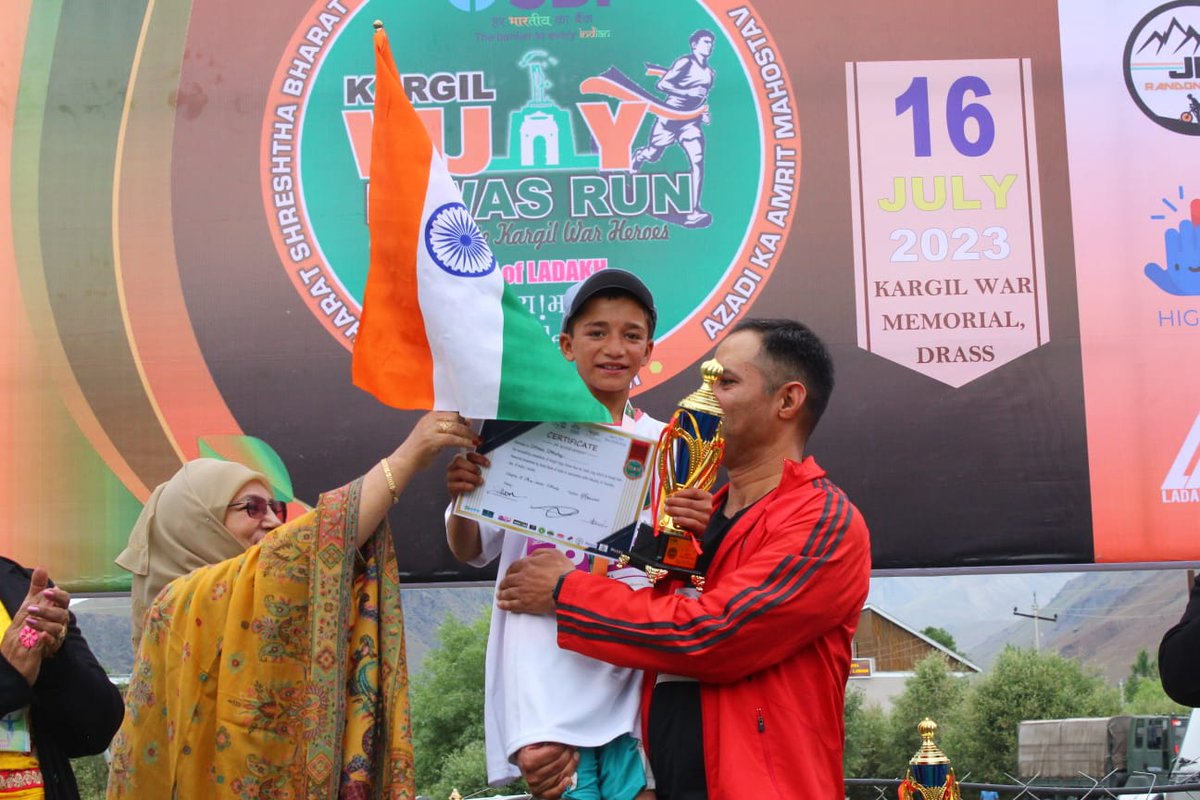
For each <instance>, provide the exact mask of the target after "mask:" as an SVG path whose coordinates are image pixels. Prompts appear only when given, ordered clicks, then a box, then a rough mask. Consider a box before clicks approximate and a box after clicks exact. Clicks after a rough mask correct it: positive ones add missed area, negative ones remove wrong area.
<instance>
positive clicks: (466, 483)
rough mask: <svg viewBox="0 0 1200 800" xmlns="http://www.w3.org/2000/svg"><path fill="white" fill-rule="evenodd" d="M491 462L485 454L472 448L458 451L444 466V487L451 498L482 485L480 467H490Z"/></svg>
mask: <svg viewBox="0 0 1200 800" xmlns="http://www.w3.org/2000/svg"><path fill="white" fill-rule="evenodd" d="M491 465H492V462H491V461H489V460H488V458H487V456H484V455H480V454H479V453H476V452H475V451H474V450H471V451H468V452H466V453H459V454H458V455H456V456H455V457H454V459H453V460H452V461H451V462H450V465H449V466H448V467H446V488H447V489H449V490H450V496H451V497H452V498H454V497H458V496H459V495H460V494H463V493H465V492H470V491H474V490H475V489H476V488H478V487H479V486H482V485H483V472H482V469H481V468H482V467H490V466H491Z"/></svg>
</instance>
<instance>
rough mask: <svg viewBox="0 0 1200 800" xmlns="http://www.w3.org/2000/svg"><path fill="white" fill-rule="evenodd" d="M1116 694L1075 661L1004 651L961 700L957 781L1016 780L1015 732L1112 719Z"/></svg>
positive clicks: (1117, 697)
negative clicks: (1039, 723) (1035, 724)
mask: <svg viewBox="0 0 1200 800" xmlns="http://www.w3.org/2000/svg"><path fill="white" fill-rule="evenodd" d="M1119 706H1120V702H1119V695H1118V693H1117V691H1116V690H1115V689H1113V688H1111V687H1109V686H1108V685H1106V684H1105V683H1104V681H1103V680H1102V679H1101V678H1100V677H1099V676H1098V675H1095V674H1090V673H1086V672H1084V670H1083V668H1082V667H1081V666H1080V665H1079V663H1078V662H1077V661H1073V660H1070V659H1066V658H1063V657H1061V656H1058V655H1055V654H1050V653H1039V652H1036V651H1033V650H1022V649H1018V648H1015V647H1012V646H1009V647H1007V648H1005V650H1004V652H1002V653H1001V654H1000V656H999V658H997V660H996V663H995V664H994V665H993V667H992V671H991V673H989V674H988V675H987V676H985V677H983V678H982V679H981V680H979V682H978V683H977V684H975V686H973V687H972V689H971V691H970V692H969V693H968V695H967V699H966V712H967V713H966V714H965V716H964V729H965V731H969V733H970V735H969V736H967V737H965V738H963V739H962V740H961V741H959V740H958V739H957V738H956V739H955V746H956V749H957V753H961V755H954V756H952V757H951V758H952V760H953V761H954V763H955V765H956V771H957V772H958V773H959V775H960V776H961V775H962V774H963V773H965V772H968V771H969V772H970V773H971V779H972V780H975V781H985V782H987V781H997V782H1006V778H1005V775H1006V774H1008V775H1014V776H1015V775H1016V774H1017V726H1018V725H1019V724H1020V723H1021V721H1022V720H1027V719H1063V718H1067V717H1107V716H1111V715H1113V714H1116V713H1118V710H1119Z"/></svg>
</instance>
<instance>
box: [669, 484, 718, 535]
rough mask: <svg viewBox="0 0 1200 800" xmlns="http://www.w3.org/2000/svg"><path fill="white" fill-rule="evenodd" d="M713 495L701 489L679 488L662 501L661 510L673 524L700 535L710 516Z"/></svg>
mask: <svg viewBox="0 0 1200 800" xmlns="http://www.w3.org/2000/svg"><path fill="white" fill-rule="evenodd" d="M712 503H713V496H712V494H711V493H710V492H706V491H704V490H703V489H680V490H679V491H677V492H675V494H672V495H669V496H668V497H667V499H666V500H664V501H663V510H664V511H666V512H667V513H668V514H670V515H671V519H673V520H675V524H676V525H678V526H679V527H681V528H683V529H684V530H686V531H690V532H692V533H693V534H695V535H697V536H700V535H702V534H703V533H704V531H705V529H706V528H707V527H708V520H709V518H711V517H712V507H713V506H712Z"/></svg>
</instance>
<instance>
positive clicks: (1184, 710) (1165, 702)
mask: <svg viewBox="0 0 1200 800" xmlns="http://www.w3.org/2000/svg"><path fill="white" fill-rule="evenodd" d="M1122 711H1123V712H1124V713H1126V714H1185V715H1186V714H1189V713H1191V709H1190V708H1188V707H1187V706H1181V705H1180V704H1179V703H1176V702H1175V701H1174V700H1172V699H1171V698H1169V697H1167V693H1166V692H1164V691H1163V688H1162V682H1161V681H1160V680H1159V679H1158V676H1155V677H1153V678H1145V679H1143V680H1141V681H1139V682H1138V685H1137V689H1136V690H1135V691H1134V692H1133V694H1132V696H1130V695H1129V693H1128V692H1126V698H1125V707H1124V708H1123V709H1122Z"/></svg>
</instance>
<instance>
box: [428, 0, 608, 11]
mask: <svg viewBox="0 0 1200 800" xmlns="http://www.w3.org/2000/svg"><path fill="white" fill-rule="evenodd" d="M590 1H591V0H508V2H509V4H511V5H512V6H513V7H514V8H519V9H522V10H524V11H533V10H534V9H536V8H541V7H542V6H544V5H547V4H549V5H550V7H551V8H579V7H580V6H584V5H587V4H588V3H589V2H590ZM495 2H496V0H450V5H452V6H454V7H455V8H457V9H458V10H459V11H483V10H484V9H485V8H488V7H490V6H491V5H492V4H493V3H495ZM608 3H609V0H596V5H598V6H606V5H608Z"/></svg>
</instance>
